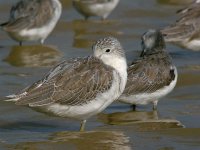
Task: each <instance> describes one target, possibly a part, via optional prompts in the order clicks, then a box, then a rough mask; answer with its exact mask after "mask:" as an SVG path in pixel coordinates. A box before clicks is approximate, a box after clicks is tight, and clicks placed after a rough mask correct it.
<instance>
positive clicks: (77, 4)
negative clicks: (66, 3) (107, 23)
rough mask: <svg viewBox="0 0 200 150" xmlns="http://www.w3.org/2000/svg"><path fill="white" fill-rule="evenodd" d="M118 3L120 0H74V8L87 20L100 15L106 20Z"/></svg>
mask: <svg viewBox="0 0 200 150" xmlns="http://www.w3.org/2000/svg"><path fill="white" fill-rule="evenodd" d="M118 3H119V0H73V6H74V8H75V9H76V10H77V11H78V12H79V13H81V14H82V15H83V16H84V17H85V20H87V19H88V18H89V17H91V16H99V17H101V18H102V20H105V19H106V18H107V17H108V15H109V14H110V13H111V12H112V10H113V9H114V8H115V7H116V6H117V4H118Z"/></svg>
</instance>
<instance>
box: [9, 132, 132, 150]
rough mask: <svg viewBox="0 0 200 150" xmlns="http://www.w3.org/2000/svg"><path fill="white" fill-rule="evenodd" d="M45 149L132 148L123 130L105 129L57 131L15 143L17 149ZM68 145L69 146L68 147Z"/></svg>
mask: <svg viewBox="0 0 200 150" xmlns="http://www.w3.org/2000/svg"><path fill="white" fill-rule="evenodd" d="M41 145H42V147H45V149H48V148H49V149H63V150H64V149H67V150H69V149H76V150H131V149H132V148H131V143H130V138H129V137H127V136H126V134H125V133H124V132H123V131H118V130H116V131H115V130H111V129H109V130H108V129H106V131H105V129H104V130H98V131H89V132H68V131H63V132H57V133H53V134H51V135H50V138H49V140H45V141H36V142H20V143H19V144H16V145H14V146H13V147H17V149H24V147H26V150H32V149H33V147H40V146H41ZM66 147H67V148H66Z"/></svg>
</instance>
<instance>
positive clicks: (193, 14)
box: [162, 4, 200, 42]
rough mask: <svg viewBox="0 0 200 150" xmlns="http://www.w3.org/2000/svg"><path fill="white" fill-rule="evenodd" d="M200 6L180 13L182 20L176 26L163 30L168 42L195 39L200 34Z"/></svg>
mask: <svg viewBox="0 0 200 150" xmlns="http://www.w3.org/2000/svg"><path fill="white" fill-rule="evenodd" d="M199 8H200V5H199V4H198V6H196V7H193V8H191V9H190V8H187V9H185V10H182V11H180V18H179V19H178V20H177V21H176V23H175V24H173V25H171V26H168V27H166V28H164V29H163V30H162V33H163V34H164V35H165V40H166V41H169V42H170V41H180V40H185V39H189V40H190V38H192V37H194V36H195V34H196V33H198V34H199V31H200V30H199V25H200V9H199Z"/></svg>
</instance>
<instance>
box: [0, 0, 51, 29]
mask: <svg viewBox="0 0 200 150" xmlns="http://www.w3.org/2000/svg"><path fill="white" fill-rule="evenodd" d="M53 12H54V9H53V8H52V4H51V2H50V1H49V0H21V1H19V2H18V3H17V4H16V5H14V6H13V7H12V8H11V11H10V19H9V21H8V22H7V23H4V24H2V26H3V29H4V30H6V31H12V32H15V31H18V30H22V29H31V28H33V27H41V26H42V25H44V24H45V23H48V21H49V20H50V19H51V17H52V14H53Z"/></svg>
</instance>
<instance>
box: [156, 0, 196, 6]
mask: <svg viewBox="0 0 200 150" xmlns="http://www.w3.org/2000/svg"><path fill="white" fill-rule="evenodd" d="M157 1H158V3H161V4H172V5H183V4H189V3H192V2H193V1H194V0H157Z"/></svg>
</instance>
